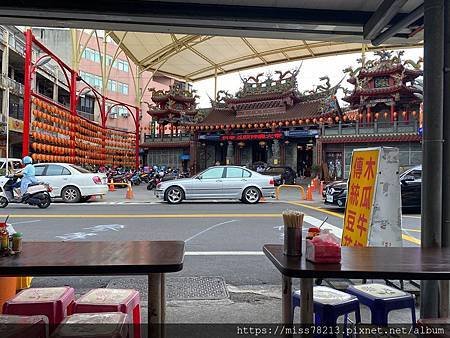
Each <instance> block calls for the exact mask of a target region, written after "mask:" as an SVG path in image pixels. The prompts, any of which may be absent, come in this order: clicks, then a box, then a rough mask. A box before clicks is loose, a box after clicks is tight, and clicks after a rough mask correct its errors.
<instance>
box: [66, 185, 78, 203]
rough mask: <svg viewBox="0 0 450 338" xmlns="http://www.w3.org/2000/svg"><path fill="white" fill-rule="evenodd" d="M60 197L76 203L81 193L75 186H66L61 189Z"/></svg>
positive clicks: (67, 201)
mask: <svg viewBox="0 0 450 338" xmlns="http://www.w3.org/2000/svg"><path fill="white" fill-rule="evenodd" d="M61 197H62V199H63V201H64V202H66V203H78V202H79V201H80V199H81V193H80V190H79V189H78V188H77V187H74V186H68V187H65V188H64V189H63V190H62V191H61Z"/></svg>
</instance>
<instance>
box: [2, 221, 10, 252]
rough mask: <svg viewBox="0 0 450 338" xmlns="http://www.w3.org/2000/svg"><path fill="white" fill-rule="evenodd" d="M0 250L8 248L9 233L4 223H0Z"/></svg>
mask: <svg viewBox="0 0 450 338" xmlns="http://www.w3.org/2000/svg"><path fill="white" fill-rule="evenodd" d="M0 250H1V251H7V250H9V233H8V230H7V229H6V223H0Z"/></svg>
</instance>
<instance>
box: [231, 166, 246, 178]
mask: <svg viewBox="0 0 450 338" xmlns="http://www.w3.org/2000/svg"><path fill="white" fill-rule="evenodd" d="M243 176H244V170H242V169H241V168H227V178H242V177H243Z"/></svg>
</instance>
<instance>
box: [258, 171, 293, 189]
mask: <svg viewBox="0 0 450 338" xmlns="http://www.w3.org/2000/svg"><path fill="white" fill-rule="evenodd" d="M260 174H263V175H268V176H273V179H274V181H275V186H279V185H281V184H295V179H296V177H297V174H296V173H295V171H294V169H292V168H291V167H288V166H269V167H267V168H265V169H264V171H262V172H260Z"/></svg>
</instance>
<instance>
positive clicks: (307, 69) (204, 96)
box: [193, 48, 423, 108]
mask: <svg viewBox="0 0 450 338" xmlns="http://www.w3.org/2000/svg"><path fill="white" fill-rule="evenodd" d="M421 56H423V49H422V48H413V49H406V50H405V54H404V55H403V57H402V59H403V60H407V59H410V60H413V61H414V62H416V61H417V60H418V59H419V57H421ZM360 57H361V54H360V53H355V54H346V55H338V56H327V57H321V58H316V59H308V60H304V61H303V64H302V67H301V69H300V72H299V74H298V76H297V83H298V88H299V90H300V92H302V91H304V90H310V89H313V87H314V86H317V85H319V84H320V81H319V78H320V77H322V76H325V75H328V77H329V78H330V82H331V86H334V85H336V84H337V83H338V82H339V81H340V80H341V79H342V78H343V76H344V75H345V74H344V73H343V72H342V70H343V69H345V68H347V67H348V66H353V69H355V68H356V67H357V66H358V63H357V61H356V60H357V59H358V58H360ZM372 58H374V55H373V53H366V59H372ZM301 63H302V61H294V62H287V63H283V64H277V65H273V66H267V67H259V68H254V69H251V70H247V71H242V72H240V73H231V74H226V75H222V76H219V77H218V78H217V90H218V91H219V90H227V91H229V93H230V94H235V93H236V92H237V91H238V90H239V88H240V87H241V79H240V77H239V74H240V75H241V76H242V77H249V76H252V75H257V74H259V73H262V72H264V73H267V72H271V73H272V74H274V72H275V71H276V70H280V71H283V72H284V71H287V70H292V69H297V68H298V67H299V66H300V64H301ZM275 76H276V75H275ZM341 86H343V87H346V88H348V89H352V88H353V86H352V85H351V84H349V83H348V82H347V81H346V80H344V81H343V82H342V84H341ZM193 88H194V89H196V90H197V95H199V96H200V99H198V103H199V104H198V107H199V108H207V107H210V106H211V103H210V101H209V97H211V98H214V79H213V78H212V79H207V80H202V81H198V82H195V83H194V84H193ZM208 96H209V97H208ZM343 96H344V95H343V92H342V90H340V91H339V92H338V94H337V97H338V98H341V97H343ZM340 103H343V102H342V101H341V102H340Z"/></svg>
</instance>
